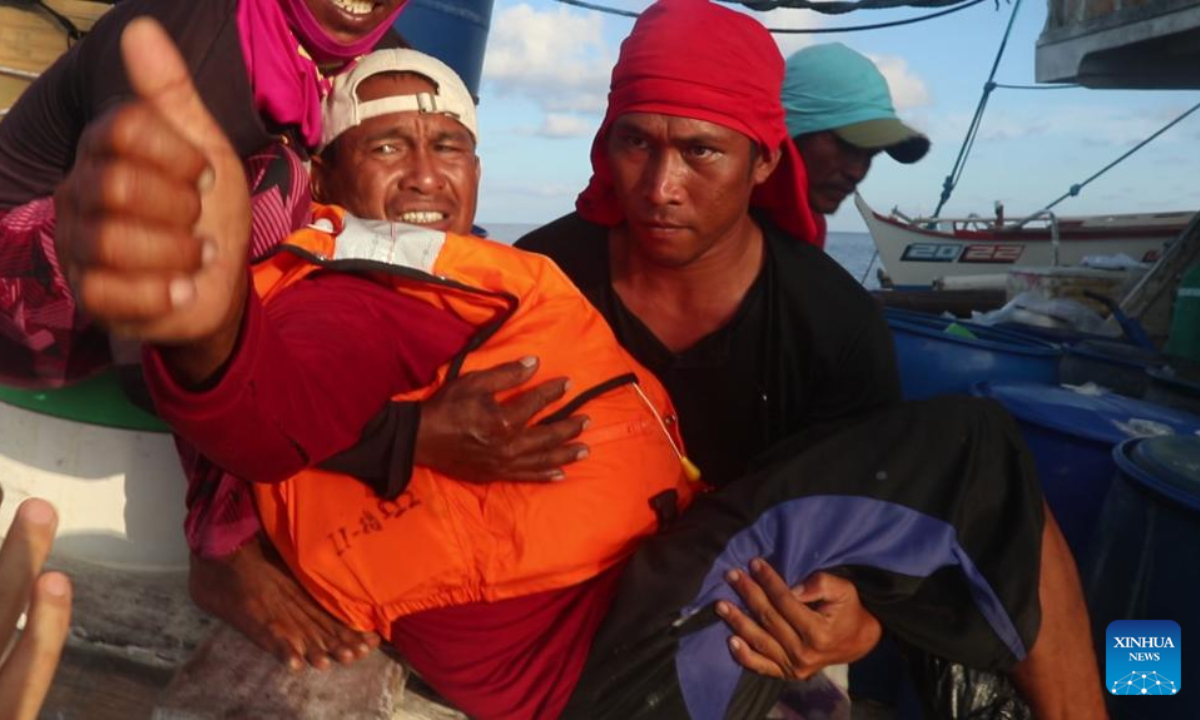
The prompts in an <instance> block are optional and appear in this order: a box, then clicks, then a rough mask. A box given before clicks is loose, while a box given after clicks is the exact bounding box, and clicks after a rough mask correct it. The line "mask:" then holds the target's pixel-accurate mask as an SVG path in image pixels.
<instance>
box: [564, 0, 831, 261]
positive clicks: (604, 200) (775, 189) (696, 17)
mask: <svg viewBox="0 0 1200 720" xmlns="http://www.w3.org/2000/svg"><path fill="white" fill-rule="evenodd" d="M783 74H784V63H783V57H782V56H781V55H780V54H779V48H778V47H776V45H775V41H774V40H773V39H772V38H771V35H770V33H768V32H767V29H766V28H764V27H763V26H762V25H761V24H759V23H758V22H757V21H756V20H754V19H753V18H751V17H750V16H748V15H744V14H742V13H739V12H736V11H733V10H729V9H728V8H724V7H721V6H719V5H715V4H713V3H711V2H709V1H708V0H659V1H658V2H656V3H654V5H652V6H650V7H649V8H648V9H647V10H646V11H645V12H644V13H642V16H641V17H640V18H638V21H637V23H636V24H635V25H634V26H633V32H632V33H631V34H630V35H629V37H628V38H626V39H625V42H623V43H621V55H620V57H619V58H618V59H617V65H616V67H614V68H613V74H612V84H611V86H610V89H609V93H608V113H607V114H606V115H605V116H604V123H603V124H602V125H601V126H600V131H599V132H598V133H596V139H595V141H594V142H593V143H592V179H591V181H590V182H589V183H588V186H587V188H586V189H585V190H584V191H583V192H582V193H580V195H579V198H578V199H577V200H576V201H575V207H576V209H577V210H578V211H579V214H580V215H581V216H583V218H584V219H585V220H589V221H591V222H594V223H598V224H601V225H605V226H608V227H612V226H615V225H618V224H620V223H621V222H622V221H623V220H624V215H623V214H622V211H621V206H620V204H619V203H618V202H617V197H616V194H615V193H614V191H613V185H612V173H611V172H610V171H609V168H608V159H607V154H606V151H605V145H606V142H607V138H608V130H609V128H610V127H612V124H613V122H614V121H616V119H617V118H618V117H620V116H621V115H624V114H626V113H633V112H643V113H659V114H663V115H674V116H677V117H686V118H694V119H697V120H704V121H706V122H711V123H715V124H718V125H723V126H725V127H727V128H730V129H732V130H736V131H738V132H740V133H742V134H743V135H745V136H747V137H749V138H750V139H752V140H754V141H755V142H757V143H758V144H759V145H761V146H763V147H767V148H780V149H781V152H782V153H783V158H782V159H781V160H780V163H779V166H778V167H777V168H776V169H775V172H774V173H772V175H771V177H770V178H768V179H767V181H766V182H765V183H763V184H762V185H759V186H758V187H757V188H756V189H755V191H754V195H753V196H752V197H751V199H750V204H751V205H752V206H753V207H756V208H761V209H762V210H764V211H765V212H766V213H767V215H768V216H769V217H770V218H771V220H772V221H773V222H774V223H775V224H776V225H778V226H779V227H780V228H781V229H783V230H784V231H785V232H787V233H789V234H790V235H792V236H794V237H796V238H799V239H800V240H803V241H805V242H808V243H811V244H813V245H816V246H817V247H824V245H825V224H824V222H821V220H822V219H819V218H817V217H816V216H814V214H813V212H812V210H811V209H810V208H809V206H808V177H807V175H806V173H805V170H804V162H803V160H801V159H800V154H799V153H798V152H797V151H796V147H795V145H793V144H792V142H791V141H790V139H789V138H788V132H787V125H786V124H785V123H784V111H783V105H782V103H781V102H780V100H779V93H780V89H781V88H782V86H783Z"/></svg>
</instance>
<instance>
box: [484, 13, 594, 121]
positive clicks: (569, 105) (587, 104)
mask: <svg viewBox="0 0 1200 720" xmlns="http://www.w3.org/2000/svg"><path fill="white" fill-rule="evenodd" d="M603 29H604V19H603V17H602V16H601V15H600V14H599V13H594V12H589V13H585V14H581V13H576V12H574V11H572V10H570V9H568V8H566V7H562V6H560V7H556V8H553V9H550V10H545V11H539V10H535V9H534V8H532V7H530V6H529V5H527V4H525V3H521V4H519V5H513V6H510V7H507V8H504V9H503V10H501V11H500V13H499V14H498V15H497V16H496V17H495V18H493V20H492V29H491V33H490V35H489V38H488V47H487V53H486V54H485V57H484V64H483V79H484V81H485V82H490V83H492V84H493V85H494V87H495V88H496V90H497V91H498V92H499V93H500V94H501V95H519V96H524V97H527V98H530V99H532V100H533V101H535V102H536V103H538V104H539V105H540V106H541V107H542V108H543V109H545V110H550V111H560V112H562V111H570V112H603V110H604V106H605V101H606V97H607V93H608V80H609V75H610V74H611V72H612V65H613V63H614V62H615V58H616V55H615V51H614V49H613V48H610V47H609V46H608V45H607V44H606V43H605V41H604V34H603Z"/></svg>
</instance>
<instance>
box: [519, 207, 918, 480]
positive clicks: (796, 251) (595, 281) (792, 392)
mask: <svg viewBox="0 0 1200 720" xmlns="http://www.w3.org/2000/svg"><path fill="white" fill-rule="evenodd" d="M756 219H757V220H758V222H759V224H760V225H761V226H762V228H763V235H764V238H765V241H766V253H765V261H764V263H763V269H762V272H761V273H760V274H759V276H758V278H757V279H756V280H755V281H754V284H753V285H751V287H750V289H749V291H748V292H747V293H746V296H745V298H744V299H743V301H742V304H741V306H740V307H739V308H738V311H737V313H736V314H735V316H734V318H733V319H732V320H731V321H730V322H729V323H728V324H726V325H725V326H724V327H722V328H720V329H719V330H717V331H716V332H714V333H712V334H710V335H708V336H706V337H704V338H702V339H701V340H700V341H699V342H697V343H696V344H695V345H693V346H692V347H691V348H688V349H687V350H685V351H683V352H681V353H673V352H671V351H670V350H669V349H667V348H666V347H665V346H664V345H663V344H662V343H661V342H660V341H659V340H658V338H657V337H655V336H654V334H653V333H652V332H651V331H650V329H649V328H647V327H646V326H645V325H644V324H643V323H642V322H641V320H639V319H638V317H637V316H636V315H634V314H633V313H632V312H631V311H630V310H629V309H628V308H626V307H625V305H624V304H623V303H622V302H621V299H620V298H619V297H618V296H617V293H616V292H615V291H614V290H613V287H612V282H611V277H610V266H609V246H608V229H607V228H605V227H602V226H600V225H595V224H593V223H589V222H587V221H585V220H583V219H582V218H580V217H579V216H578V215H577V214H571V215H567V216H565V217H563V218H560V219H559V220H556V221H555V222H553V223H551V224H549V225H547V226H545V227H542V228H540V229H538V230H535V231H534V232H532V233H530V234H528V235H526V236H525V237H523V238H521V240H519V241H518V242H517V247H520V248H522V249H525V250H530V251H533V252H538V253H542V254H544V255H548V256H549V257H550V258H552V259H553V260H554V261H555V262H556V263H558V265H559V266H560V267H561V268H562V269H563V271H564V272H565V273H566V274H567V275H568V276H569V277H570V278H571V279H572V280H573V281H574V282H575V284H576V285H578V286H579V288H580V289H581V290H582V291H583V292H584V294H585V295H587V297H588V299H589V300H591V301H592V304H594V305H595V306H596V307H597V308H598V309H599V310H600V312H601V314H603V315H604V317H605V318H606V319H607V320H608V322H609V325H611V326H612V328H613V332H614V333H615V334H616V336H617V340H618V341H619V342H620V343H621V344H622V345H624V346H625V348H626V349H627V350H629V352H630V353H631V354H632V355H633V356H634V357H635V358H637V360H638V361H639V362H641V363H642V364H643V365H645V366H646V368H647V369H649V370H650V371H651V372H653V373H654V374H655V375H656V376H657V377H658V378H659V379H660V380H661V381H662V383H663V385H664V386H665V387H666V388H667V392H669V393H670V395H671V398H672V400H673V401H674V403H675V407H676V409H677V410H678V412H679V418H680V422H681V423H682V425H681V430H682V432H683V437H684V441H685V442H686V444H687V449H688V454H689V456H690V457H691V458H692V460H693V461H694V462H695V463H696V464H697V465H698V466H699V467H700V469H701V471H702V472H703V474H704V477H705V479H706V480H707V481H709V482H710V483H713V484H715V485H723V484H725V483H727V482H730V481H731V480H734V479H736V478H737V477H739V476H740V475H741V474H742V473H743V472H744V471H745V470H746V468H747V466H748V465H749V464H750V461H751V460H752V459H753V458H754V457H755V456H757V455H758V454H760V453H761V452H763V451H764V450H766V449H767V448H769V447H771V446H772V445H774V444H775V443H777V442H779V441H780V440H783V439H784V438H786V437H788V436H790V435H793V434H795V433H797V432H800V431H802V430H805V429H808V428H810V427H812V426H815V425H818V424H824V423H829V422H837V421H840V420H843V419H846V418H848V417H852V416H855V415H858V414H862V413H865V412H869V411H871V410H874V409H877V408H880V407H882V406H884V405H888V404H890V403H893V402H896V401H897V400H899V397H900V385H899V377H898V374H897V371H896V362H895V357H894V352H893V347H892V340H891V335H890V333H889V332H888V329H887V325H886V323H885V322H884V321H883V317H882V315H881V314H880V312H879V309H878V307H877V306H876V304H875V302H874V300H872V298H871V296H870V295H869V294H868V293H867V292H866V291H865V290H864V289H863V288H862V287H861V286H860V285H859V284H858V283H857V282H855V280H854V279H853V278H852V277H851V276H850V275H849V274H848V273H847V272H846V271H845V270H844V269H842V267H841V266H840V265H838V264H837V263H836V262H835V261H834V260H833V259H832V258H830V257H829V256H828V255H826V254H825V253H824V252H822V251H821V250H819V249H817V248H814V247H812V246H811V245H808V244H805V243H800V242H797V241H796V240H793V239H792V238H789V237H787V236H786V235H785V234H783V233H782V232H781V231H780V230H778V229H777V228H775V227H774V226H772V225H770V224H769V223H768V222H766V221H765V220H764V219H763V218H756Z"/></svg>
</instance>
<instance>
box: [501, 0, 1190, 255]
mask: <svg viewBox="0 0 1200 720" xmlns="http://www.w3.org/2000/svg"><path fill="white" fill-rule="evenodd" d="M609 4H612V5H614V6H616V7H622V8H628V9H633V10H640V9H642V8H644V7H645V6H646V5H648V3H647V2H644V1H642V2H638V1H636V0H611V1H610V2H609ZM923 12H924V11H921V10H895V11H862V12H857V13H852V14H849V15H844V16H841V17H826V16H821V15H818V14H816V13H812V12H806V11H794V10H784V11H774V12H770V13H764V14H762V15H761V16H760V17H762V18H765V21H766V24H767V25H768V26H772V27H777V26H784V27H817V26H821V27H833V26H838V25H848V24H862V23H873V22H881V21H886V20H892V19H899V18H903V17H910V16H913V15H917V14H922V13H923ZM1010 12H1011V6H1010V5H1008V4H1006V3H1003V2H1002V3H1001V4H1000V7H999V10H997V9H996V7H995V5H993V4H992V3H990V2H985V3H981V4H979V5H976V6H974V7H972V8H969V9H967V10H965V11H962V12H960V13H956V14H954V15H950V16H947V17H944V18H939V19H936V20H932V21H929V22H925V23H918V24H915V25H909V26H905V27H900V28H893V29H887V30H875V31H868V32H857V33H834V34H827V35H815V36H814V35H808V36H778V35H777V36H776V37H777V38H780V40H779V42H780V44H781V46H782V47H781V50H782V51H783V52H784V53H785V54H787V53H788V52H790V51H792V50H794V49H796V48H798V47H801V46H803V45H804V44H809V43H813V42H832V41H839V42H844V43H846V44H847V45H850V46H851V47H853V48H855V49H856V50H859V51H860V52H864V53H866V54H868V55H870V56H871V57H872V58H874V59H876V61H877V62H878V63H879V64H880V65H881V67H882V68H883V69H884V74H885V75H886V76H887V77H888V79H889V82H890V83H891V85H892V92H893V96H894V97H895V99H896V104H897V106H898V108H899V111H900V114H901V117H903V118H904V119H905V120H907V121H910V122H911V123H912V124H914V125H916V126H917V127H919V128H921V129H922V130H924V131H925V132H926V133H928V134H929V135H930V137H931V139H932V140H933V150H932V151H931V152H930V153H929V155H928V156H926V158H925V159H924V160H923V161H922V162H921V163H919V164H917V165H913V166H902V165H899V164H897V163H895V162H893V161H892V160H891V159H890V158H887V157H881V158H880V159H879V160H877V161H876V163H875V166H874V167H873V168H872V171H871V174H870V176H869V177H868V178H867V180H866V181H865V182H864V183H863V184H862V186H861V188H860V189H861V191H862V192H863V195H864V197H866V199H867V200H868V201H869V202H870V203H871V204H872V205H874V206H875V208H876V209H878V210H881V211H885V210H888V209H890V208H892V207H893V206H899V207H900V208H901V209H902V210H904V211H905V212H906V213H908V214H910V215H911V214H914V213H928V212H931V211H932V210H933V208H934V207H935V205H936V202H937V199H938V194H939V192H940V188H941V184H942V179H943V178H944V177H945V175H946V174H947V173H948V172H949V170H950V168H951V166H952V164H953V162H954V158H955V156H956V155H957V153H958V148H959V144H960V143H961V141H962V136H963V133H964V132H965V130H966V127H967V123H968V122H969V121H970V118H971V115H972V114H973V112H974V110H975V105H976V103H977V102H978V100H979V94H980V92H981V89H982V85H983V82H984V80H985V79H986V77H987V73H988V71H989V69H990V67H991V63H992V61H993V58H994V56H995V52H996V48H997V47H998V45H999V42H1000V39H1001V37H1002V35H1003V33H1004V28H1005V24H1006V23H1007V21H1008V16H1009V13H1010ZM1045 17H1046V6H1045V3H1044V2H1041V1H1039V0H1025V2H1024V3H1023V6H1022V8H1021V14H1020V16H1019V17H1018V19H1017V23H1016V26H1015V27H1014V30H1013V35H1012V38H1011V40H1010V42H1009V46H1008V49H1007V51H1006V53H1005V57H1004V60H1003V62H1002V64H1001V66H1000V70H999V72H998V73H997V77H996V79H997V81H998V82H1003V83H1019V84H1031V83H1033V82H1034V70H1033V68H1034V48H1035V43H1036V41H1037V37H1038V35H1039V34H1040V32H1041V29H1042V25H1043V23H1044V22H1045ZM632 24H633V21H632V20H631V19H627V18H621V17H615V16H607V15H602V14H600V13H596V12H593V11H589V10H583V9H579V8H573V7H568V6H565V5H561V4H559V3H556V2H552V1H550V0H525V1H521V2H518V1H516V0H496V3H495V7H494V10H493V13H492V32H491V35H490V38H489V43H488V50H487V55H486V58H485V61H484V77H483V83H482V86H481V88H480V98H481V101H480V120H481V123H480V124H481V138H480V155H481V157H482V158H483V166H484V179H483V185H482V189H481V197H480V209H479V218H480V220H482V221H484V222H485V223H488V222H490V223H538V222H544V221H548V220H551V219H553V218H555V217H558V216H559V215H561V214H563V213H565V212H568V211H569V210H570V209H571V208H572V206H573V202H574V198H575V195H576V194H577V193H578V191H579V190H580V189H582V187H583V186H584V184H585V183H586V182H587V178H588V176H589V174H590V167H589V163H588V149H589V146H590V143H591V138H592V135H593V134H594V132H595V129H596V128H597V126H598V125H599V122H600V118H601V116H602V114H603V107H604V97H605V93H606V92H607V86H608V77H609V73H610V71H611V68H612V63H613V61H614V60H615V59H616V55H617V48H618V46H619V44H620V41H621V39H622V38H623V37H624V36H625V35H626V34H628V32H629V30H630V28H631V27H632ZM1198 101H1200V93H1197V92H1194V91H1191V92H1188V91H1172V92H1164V91H1113V90H1087V89H1065V90H1053V91H1015V90H997V91H996V92H995V93H994V94H993V95H992V98H991V100H990V102H989V106H988V112H987V115H986V116H985V119H984V123H983V126H982V129H981V132H980V136H979V141H978V142H977V143H976V147H975V150H974V152H973V155H972V158H971V161H970V164H969V165H968V166H967V170H966V172H965V174H964V176H963V179H962V181H961V182H960V184H959V186H958V189H957V190H956V191H955V194H954V196H953V198H952V200H951V201H950V203H949V204H948V205H947V208H946V210H945V211H944V213H943V214H947V215H949V214H953V215H958V214H967V213H969V212H977V213H981V214H988V213H991V212H992V205H993V202H994V201H995V200H1003V201H1004V202H1005V204H1006V206H1007V209H1008V215H1009V216H1010V217H1012V216H1015V215H1017V214H1018V213H1021V212H1028V211H1032V210H1036V209H1038V208H1040V207H1042V206H1043V205H1045V204H1046V203H1047V202H1049V201H1050V200H1052V199H1054V198H1056V197H1058V196H1059V195H1060V194H1062V193H1063V192H1065V191H1066V190H1067V188H1068V187H1070V185H1071V184H1072V183H1075V182H1079V181H1081V180H1083V179H1085V178H1086V177H1088V176H1089V175H1091V174H1092V173H1093V172H1095V171H1096V170H1098V169H1099V168H1101V167H1103V166H1104V165H1105V164H1107V163H1108V162H1109V161H1110V160H1112V159H1114V158H1115V157H1116V156H1118V155H1119V154H1120V153H1121V152H1123V151H1124V150H1125V149H1127V148H1128V147H1130V146H1132V145H1133V144H1135V143H1136V142H1138V141H1139V140H1141V139H1142V138H1143V137H1145V136H1147V135H1149V134H1150V133H1152V132H1154V131H1155V130H1156V129H1158V128H1159V127H1160V126H1162V125H1163V124H1165V123H1166V122H1167V121H1168V120H1170V119H1171V118H1173V117H1174V116H1175V115H1177V114H1179V113H1180V112H1182V111H1183V110H1185V109H1187V108H1188V107H1190V106H1191V105H1193V104H1195V103H1196V102H1198ZM1198 148H1200V113H1197V114H1195V115H1193V116H1191V117H1189V118H1188V119H1187V120H1185V121H1183V122H1182V123H1180V124H1179V125H1177V126H1176V127H1175V128H1173V129H1172V130H1171V131H1169V132H1168V133H1167V134H1166V135H1163V136H1162V137H1160V138H1159V139H1158V140H1157V141H1155V143H1153V144H1151V145H1150V146H1148V147H1147V148H1145V149H1144V150H1142V151H1141V152H1140V153H1138V154H1137V155H1135V156H1134V157H1132V158H1130V159H1129V160H1128V161H1126V162H1125V163H1124V164H1123V165H1121V166H1119V167H1118V168H1116V169H1115V170H1113V171H1111V172H1110V173H1109V174H1108V175H1106V176H1105V177H1103V178H1101V179H1100V180H1097V181H1096V182H1095V183H1093V184H1092V185H1090V186H1089V187H1088V188H1087V189H1085V191H1084V193H1083V194H1082V195H1080V197H1078V198H1076V199H1074V200H1070V201H1068V202H1066V203H1064V204H1063V205H1061V206H1060V209H1061V211H1062V213H1064V214H1087V213H1101V212H1139V211H1152V210H1177V209H1196V208H1200V181H1198V180H1197V178H1200V149H1198ZM831 228H832V229H834V230H842V231H858V230H865V228H864V226H863V224H862V221H861V219H859V217H858V215H857V213H856V212H855V210H854V208H853V207H852V204H851V203H849V202H847V203H846V204H845V206H844V207H843V209H842V210H841V211H839V213H838V214H837V215H835V216H834V217H833V218H832V221H831Z"/></svg>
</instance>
